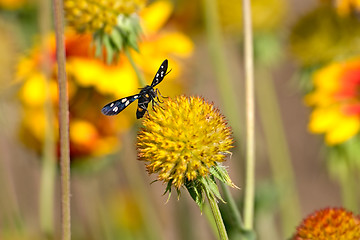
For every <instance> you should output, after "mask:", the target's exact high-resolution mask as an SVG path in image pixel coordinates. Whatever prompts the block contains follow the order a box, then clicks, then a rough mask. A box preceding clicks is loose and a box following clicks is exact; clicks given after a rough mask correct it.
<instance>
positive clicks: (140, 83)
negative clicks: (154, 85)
mask: <svg viewBox="0 0 360 240" xmlns="http://www.w3.org/2000/svg"><path fill="white" fill-rule="evenodd" d="M125 54H126V56H127V58H128V59H129V61H130V64H131V66H132V67H133V69H134V71H135V73H136V76H137V78H138V81H139V85H140V86H141V87H145V86H146V85H147V84H146V81H145V79H144V76H143V75H142V74H141V72H140V70H139V68H138V67H137V65H136V63H135V62H134V59H133V58H132V56H131V53H130V52H129V49H128V48H125Z"/></svg>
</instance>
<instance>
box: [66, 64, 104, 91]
mask: <svg viewBox="0 0 360 240" xmlns="http://www.w3.org/2000/svg"><path fill="white" fill-rule="evenodd" d="M68 65H69V68H68V70H69V72H71V74H72V75H73V76H74V77H75V81H76V82H77V83H78V84H79V85H80V86H83V87H90V86H93V85H95V84H96V82H98V81H99V76H101V74H102V71H103V70H102V67H103V66H102V64H101V63H100V62H99V61H98V60H95V59H87V58H71V60H69V64H68Z"/></svg>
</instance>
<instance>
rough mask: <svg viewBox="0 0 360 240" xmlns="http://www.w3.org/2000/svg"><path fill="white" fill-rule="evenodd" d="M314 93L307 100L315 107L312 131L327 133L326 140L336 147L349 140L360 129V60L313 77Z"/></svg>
mask: <svg viewBox="0 0 360 240" xmlns="http://www.w3.org/2000/svg"><path fill="white" fill-rule="evenodd" d="M313 82H314V91H313V92H311V93H310V94H308V95H307V96H306V97H305V101H306V103H307V104H308V105H310V106H312V107H314V110H313V112H312V113H311V116H310V123H309V130H310V131H311V132H313V133H325V141H326V143H327V144H329V145H335V144H339V143H342V142H345V141H347V140H348V139H350V138H351V137H353V136H354V135H355V134H358V132H359V130H360V100H359V89H360V58H356V59H352V60H348V61H346V62H341V63H332V64H330V65H328V66H326V67H324V68H321V69H319V70H317V71H316V72H315V73H314V74H313Z"/></svg>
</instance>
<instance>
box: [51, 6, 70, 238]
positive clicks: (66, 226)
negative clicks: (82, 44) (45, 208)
mask: <svg viewBox="0 0 360 240" xmlns="http://www.w3.org/2000/svg"><path fill="white" fill-rule="evenodd" d="M53 9H54V10H53V11H54V23H55V35H56V58H57V66H58V85H59V86H58V87H59V128H60V170H61V236H62V240H70V239H71V222H70V217H71V215H70V143H69V103H68V96H67V81H66V70H65V40H64V38H65V37H64V13H63V11H64V6H63V1H62V0H53Z"/></svg>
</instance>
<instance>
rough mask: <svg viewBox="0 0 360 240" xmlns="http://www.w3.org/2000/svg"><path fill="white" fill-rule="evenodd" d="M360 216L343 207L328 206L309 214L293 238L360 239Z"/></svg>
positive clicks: (295, 239) (319, 239) (313, 239)
mask: <svg viewBox="0 0 360 240" xmlns="http://www.w3.org/2000/svg"><path fill="white" fill-rule="evenodd" d="M359 239H360V217H359V216H354V215H353V213H351V212H348V211H346V210H345V209H343V208H326V209H322V210H319V211H316V212H315V213H313V214H311V215H310V216H308V217H307V218H306V219H304V220H303V222H302V223H301V225H300V226H299V227H298V228H297V232H296V234H295V235H294V237H293V238H292V240H359Z"/></svg>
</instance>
